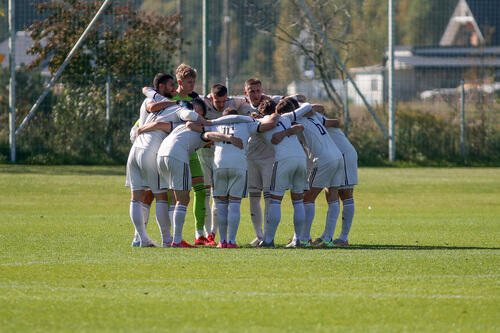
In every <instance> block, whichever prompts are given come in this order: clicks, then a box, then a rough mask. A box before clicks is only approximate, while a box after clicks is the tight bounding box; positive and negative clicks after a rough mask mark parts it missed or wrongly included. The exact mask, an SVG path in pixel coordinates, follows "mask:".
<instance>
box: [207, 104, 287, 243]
mask: <svg viewBox="0 0 500 333" xmlns="http://www.w3.org/2000/svg"><path fill="white" fill-rule="evenodd" d="M237 114H238V111H237V110H236V109H232V108H227V109H226V110H224V112H223V115H237ZM278 117H279V116H278V115H277V114H275V115H273V116H272V117H269V119H267V120H266V121H262V122H258V121H255V120H252V118H249V119H250V120H252V121H251V122H248V123H229V124H224V125H218V126H211V127H206V128H205V129H206V130H207V131H215V132H218V133H223V134H226V135H230V136H232V137H237V138H239V139H241V140H242V142H243V149H239V148H237V147H235V146H233V145H230V144H228V143H229V142H216V143H215V152H214V160H213V166H214V196H215V197H216V199H217V212H218V215H217V222H218V225H219V234H220V240H219V244H218V245H217V247H218V248H237V247H238V246H237V245H236V234H237V231H238V226H239V222H240V205H241V198H245V197H246V192H247V159H246V156H245V151H246V147H247V142H248V138H249V137H250V135H252V134H254V133H257V132H264V131H268V130H270V129H272V128H274V127H275V126H276V119H277V118H278Z"/></svg>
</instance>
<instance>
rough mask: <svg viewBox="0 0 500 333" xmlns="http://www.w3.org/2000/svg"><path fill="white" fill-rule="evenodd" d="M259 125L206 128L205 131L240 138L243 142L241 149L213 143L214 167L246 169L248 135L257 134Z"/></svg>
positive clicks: (226, 143)
mask: <svg viewBox="0 0 500 333" xmlns="http://www.w3.org/2000/svg"><path fill="white" fill-rule="evenodd" d="M259 126H260V123H259V122H257V121H254V122H251V123H238V124H234V123H232V124H225V125H218V126H211V127H207V128H206V130H207V131H212V132H219V133H223V134H227V135H231V136H235V137H237V138H240V139H241V141H243V149H240V148H238V147H235V146H234V145H232V144H231V143H230V142H215V144H214V146H215V152H214V166H215V167H216V168H235V169H245V170H246V168H247V159H246V156H245V151H246V148H247V145H248V143H247V142H248V138H249V137H250V135H252V134H254V133H257V131H258V130H259Z"/></svg>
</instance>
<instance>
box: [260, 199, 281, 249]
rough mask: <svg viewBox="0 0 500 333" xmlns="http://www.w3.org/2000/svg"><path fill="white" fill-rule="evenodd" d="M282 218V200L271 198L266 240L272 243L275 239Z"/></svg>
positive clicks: (265, 234) (265, 230) (265, 231)
mask: <svg viewBox="0 0 500 333" xmlns="http://www.w3.org/2000/svg"><path fill="white" fill-rule="evenodd" d="M280 220H281V200H277V199H271V200H270V202H269V214H268V217H267V220H266V225H265V228H264V241H265V242H266V243H270V242H272V241H273V240H274V236H275V235H276V230H278V225H279V224H280Z"/></svg>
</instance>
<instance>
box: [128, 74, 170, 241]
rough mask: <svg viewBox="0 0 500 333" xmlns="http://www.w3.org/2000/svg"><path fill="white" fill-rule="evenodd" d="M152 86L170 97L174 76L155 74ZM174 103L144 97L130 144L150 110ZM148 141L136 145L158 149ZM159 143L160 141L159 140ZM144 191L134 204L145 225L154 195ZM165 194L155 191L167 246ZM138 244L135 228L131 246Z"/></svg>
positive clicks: (157, 109)
mask: <svg viewBox="0 0 500 333" xmlns="http://www.w3.org/2000/svg"><path fill="white" fill-rule="evenodd" d="M153 86H154V88H155V89H156V91H159V92H160V93H161V94H163V95H164V96H167V97H170V98H172V97H173V95H174V94H175V82H174V78H173V77H172V76H171V75H169V74H165V73H158V74H156V75H155V78H154V80H153ZM175 103H176V102H175V101H173V102H172V101H165V102H160V103H154V102H153V100H152V99H151V98H146V99H145V100H144V101H143V103H142V105H141V108H140V115H139V119H138V120H137V122H136V123H135V124H134V127H132V129H131V131H130V140H131V141H132V144H134V143H135V140H136V138H137V136H138V133H137V131H138V129H139V127H140V126H142V125H144V123H145V122H146V119H147V117H148V115H149V114H150V112H158V111H160V110H162V109H164V108H165V107H168V106H172V105H175ZM151 108H153V109H154V110H151ZM149 141H150V140H149V139H144V138H141V142H138V145H141V146H143V148H144V147H145V149H148V150H150V151H152V152H154V153H156V150H157V149H158V147H156V148H154V147H150V146H149ZM160 143H161V141H160ZM151 149H152V150H151ZM155 149H156V150H155ZM148 156H149V155H148ZM127 165H128V163H127ZM149 165H151V163H149ZM154 169H156V168H154ZM127 170H128V168H127ZM143 172H146V171H145V170H144V171H143ZM155 172H156V174H158V172H157V171H155ZM127 184H128V186H131V184H130V181H127ZM141 187H142V186H141ZM144 191H145V192H144V193H141V194H140V195H139V194H138V196H140V197H141V199H142V200H137V201H139V202H140V204H136V205H139V206H141V207H142V213H143V221H144V225H145V227H146V226H147V223H148V220H149V212H150V208H151V203H152V201H153V199H154V197H155V196H154V194H153V193H152V192H151V190H150V189H149V188H148V189H144ZM165 196H166V194H164V193H157V195H156V197H157V201H156V221H157V223H158V226H159V227H160V232H161V234H162V238H163V239H164V240H166V242H163V245H165V246H167V245H168V246H169V244H170V242H169V238H171V236H170V231H169V230H170V228H169V227H168V234H167V229H166V228H167V227H166V226H165V223H166V222H165V221H164V220H165V215H164V209H165V208H166V209H167V218H168V206H165V202H164V201H165V200H164V199H165ZM136 198H137V197H136ZM136 209H137V208H136ZM168 223H170V222H168ZM138 246H141V242H140V237H139V233H138V232H137V230H135V234H134V239H133V240H132V247H138Z"/></svg>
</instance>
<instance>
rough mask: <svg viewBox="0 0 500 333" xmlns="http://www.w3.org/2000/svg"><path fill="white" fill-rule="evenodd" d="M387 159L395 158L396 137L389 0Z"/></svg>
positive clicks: (391, 6)
mask: <svg viewBox="0 0 500 333" xmlns="http://www.w3.org/2000/svg"><path fill="white" fill-rule="evenodd" d="M388 90H389V91H388V99H389V101H388V102H389V161H390V162H394V160H395V159H396V138H395V134H396V133H395V132H396V131H395V128H396V127H395V125H394V123H395V120H396V119H395V118H396V110H395V106H394V3H393V0H389V82H388Z"/></svg>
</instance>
